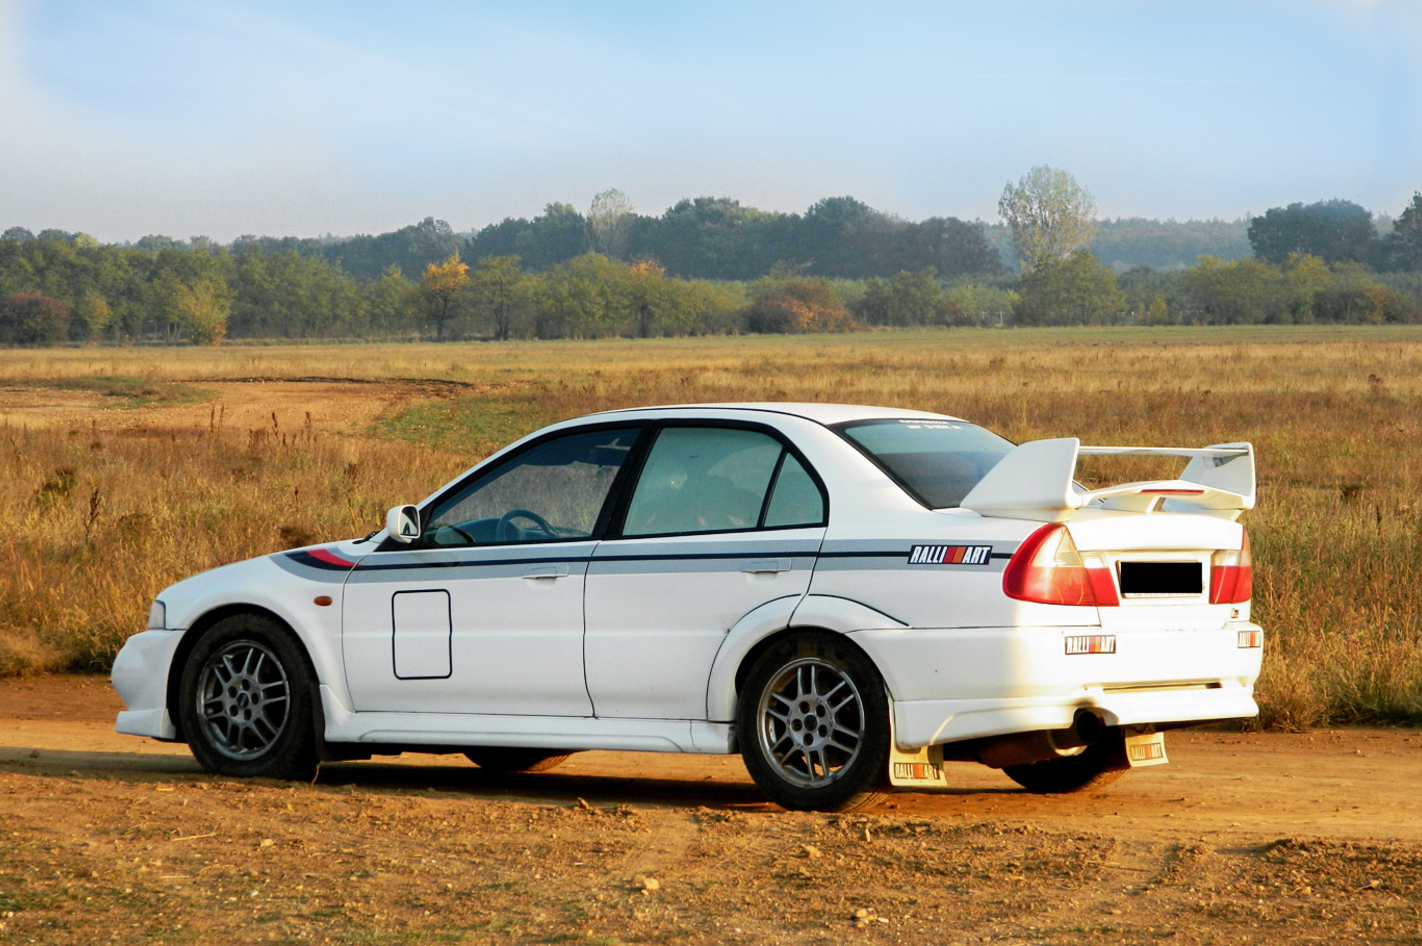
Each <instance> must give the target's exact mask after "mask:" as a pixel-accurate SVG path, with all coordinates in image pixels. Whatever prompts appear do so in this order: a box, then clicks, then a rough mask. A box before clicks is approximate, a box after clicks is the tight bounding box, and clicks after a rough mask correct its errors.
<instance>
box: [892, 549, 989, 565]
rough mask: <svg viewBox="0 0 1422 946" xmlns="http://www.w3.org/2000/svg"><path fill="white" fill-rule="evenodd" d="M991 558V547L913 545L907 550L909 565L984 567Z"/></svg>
mask: <svg viewBox="0 0 1422 946" xmlns="http://www.w3.org/2000/svg"><path fill="white" fill-rule="evenodd" d="M991 558H992V546H991V545H915V546H914V547H913V548H912V549H910V550H909V557H908V563H909V564H910V565H986V564H987V563H988V560H989V559H991Z"/></svg>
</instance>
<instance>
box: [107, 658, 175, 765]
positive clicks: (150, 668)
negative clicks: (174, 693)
mask: <svg viewBox="0 0 1422 946" xmlns="http://www.w3.org/2000/svg"><path fill="white" fill-rule="evenodd" d="M182 637H183V634H182V632H181V631H144V632H143V633H141V634H135V635H133V636H132V637H130V638H129V639H128V640H127V641H126V642H125V643H124V645H123V648H122V649H121V650H120V651H119V652H118V656H117V657H115V658H114V669H113V671H112V673H111V674H110V679H111V680H112V682H113V686H114V690H115V691H116V692H117V693H118V695H119V699H121V700H123V704H124V706H126V707H128V708H127V709H126V710H124V711H123V712H121V713H119V714H118V721H117V722H116V723H115V726H114V729H115V731H117V732H119V733H123V734H125V735H130V736H152V737H153V738H154V739H163V740H166V741H170V742H171V741H173V740H175V739H177V738H178V728H177V727H176V726H174V725H173V720H172V718H171V717H170V716H169V714H168V671H169V668H170V667H171V666H172V664H173V653H174V651H176V650H177V648H178V642H179V641H180V640H182Z"/></svg>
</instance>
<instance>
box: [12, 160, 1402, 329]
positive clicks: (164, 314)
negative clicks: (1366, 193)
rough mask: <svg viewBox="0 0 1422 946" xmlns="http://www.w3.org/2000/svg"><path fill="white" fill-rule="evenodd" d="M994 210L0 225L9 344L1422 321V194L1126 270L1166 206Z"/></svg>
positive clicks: (1074, 196)
mask: <svg viewBox="0 0 1422 946" xmlns="http://www.w3.org/2000/svg"><path fill="white" fill-rule="evenodd" d="M999 212H1000V213H1001V215H1002V217H1003V220H1004V223H1003V224H1001V225H998V231H999V232H998V233H996V234H994V233H993V232H992V230H990V228H989V227H987V225H985V224H982V223H966V222H964V221H961V220H957V219H955V218H930V219H928V220H925V221H921V222H916V223H915V222H908V221H903V220H900V219H898V218H895V217H892V216H891V215H887V214H883V213H881V212H879V211H875V210H873V209H872V208H869V207H868V206H867V205H865V204H863V203H861V202H859V201H856V200H854V199H852V198H832V199H828V200H824V201H820V202H818V203H817V204H815V205H813V206H812V207H811V208H810V209H809V210H808V211H807V212H806V213H805V214H803V215H795V214H770V213H765V212H762V211H757V210H754V209H751V208H743V207H741V206H740V204H739V203H738V202H736V201H732V200H726V199H719V198H698V199H696V200H688V201H682V202H680V203H678V204H677V205H675V206H674V207H672V208H670V209H668V210H667V211H666V213H664V214H663V215H661V216H660V217H655V218H652V217H642V216H639V215H637V214H635V213H634V212H633V211H632V210H631V207H630V204H628V203H627V201H626V198H625V197H623V196H622V195H621V194H620V193H619V192H617V191H607V192H604V193H602V194H599V195H598V196H597V198H595V199H594V201H593V203H592V206H591V207H590V208H589V211H588V212H587V213H586V214H583V213H579V212H578V211H576V210H575V209H573V208H572V207H570V206H568V205H564V204H550V205H549V206H548V207H547V208H546V209H545V212H544V213H543V214H542V215H539V216H537V217H534V218H532V219H527V220H526V219H517V220H505V221H503V222H501V223H499V224H495V225H492V226H490V227H486V228H484V229H483V230H480V231H478V232H477V233H474V234H470V235H467V236H460V235H458V234H455V233H454V232H453V231H452V229H451V228H450V227H449V226H448V224H446V223H444V222H442V221H438V220H434V219H432V218H427V219H426V220H424V221H422V222H421V223H419V224H416V225H413V226H411V227H406V228H403V229H401V230H398V231H394V232H392V233H386V234H381V235H380V236H375V237H355V238H350V239H347V240H334V239H333V238H326V239H324V240H320V239H310V240H307V239H296V238H258V237H251V236H246V237H241V238H239V239H237V240H235V241H234V242H233V243H232V244H230V245H227V246H223V245H219V244H217V243H215V242H213V241H211V240H207V239H205V238H201V237H199V238H194V239H192V240H189V241H186V242H184V241H178V240H174V239H171V238H168V237H160V236H151V237H145V238H144V239H143V240H140V241H138V242H137V243H134V244H131V245H114V244H100V243H99V242H98V241H96V240H94V239H93V238H91V237H88V236H87V235H85V234H82V233H81V234H70V233H64V232H61V231H56V230H47V231H43V232H41V233H39V234H38V235H36V234H33V233H30V232H29V231H27V230H23V229H21V228H13V227H12V228H11V229H9V230H7V231H5V232H4V233H3V234H0V344H11V345H51V344H62V343H74V342H94V341H103V342H125V341H133V340H148V341H158V342H179V341H185V342H189V343H195V344H211V343H215V342H217V341H220V340H221V339H222V338H224V337H233V338H351V337H383V338H415V337H425V338H432V339H438V340H446V339H458V338H490V339H495V340H503V339H509V338H591V337H606V336H641V337H647V336H662V335H684V334H721V333H734V332H814V331H844V330H849V329H853V328H856V327H860V326H917V325H937V326H955V325H999V326H1005V325H1053V324H1079V325H1080V324H1131V323H1138V324H1178V323H1209V324H1219V323H1256V322H1257V323H1283V322H1314V321H1317V322H1356V323H1376V322H1415V321H1422V194H1418V195H1416V196H1414V198H1413V200H1412V202H1411V203H1410V204H1409V205H1408V206H1407V207H1406V208H1405V209H1404V210H1403V212H1402V213H1401V215H1400V216H1399V217H1398V218H1397V219H1396V220H1395V221H1393V223H1392V226H1391V229H1390V230H1386V231H1385V232H1384V231H1381V230H1379V228H1378V227H1377V226H1376V224H1375V222H1374V219H1373V216H1372V214H1370V213H1369V212H1368V211H1367V210H1365V209H1364V208H1361V207H1358V206H1357V205H1355V204H1351V203H1349V202H1347V201H1338V200H1334V201H1322V202H1319V203H1316V204H1309V205H1304V204H1291V205H1289V206H1287V207H1282V208H1273V209H1271V210H1269V211H1267V212H1266V213H1265V214H1263V215H1261V216H1259V217H1255V218H1253V219H1252V220H1250V221H1249V224H1248V228H1247V240H1248V243H1249V246H1250V249H1251V250H1252V253H1253V255H1252V256H1238V255H1235V256H1231V255H1230V251H1229V247H1230V246H1232V245H1233V244H1232V243H1231V241H1232V240H1234V239H1235V237H1234V236H1231V233H1230V231H1228V229H1227V228H1221V227H1218V226H1217V227H1215V230H1214V238H1215V239H1216V241H1217V243H1218V245H1220V246H1222V247H1224V248H1225V250H1224V252H1222V253H1220V254H1219V255H1202V256H1199V258H1198V259H1197V260H1196V261H1195V263H1194V265H1193V266H1189V267H1188V268H1180V267H1171V268H1161V267H1154V266H1134V267H1130V268H1126V267H1124V266H1123V265H1122V262H1121V257H1122V256H1123V255H1127V256H1128V255H1129V254H1128V253H1127V254H1122V253H1120V252H1116V253H1114V254H1113V256H1114V258H1113V259H1112V261H1113V262H1114V263H1115V264H1116V265H1115V266H1114V267H1113V266H1108V265H1106V264H1105V263H1103V262H1102V261H1101V259H1100V258H1098V256H1097V255H1096V254H1095V253H1093V252H1092V248H1094V247H1098V246H1101V245H1102V244H1101V243H1100V242H1099V241H1100V240H1101V239H1102V234H1103V232H1104V233H1106V234H1107V235H1108V236H1111V235H1114V236H1115V237H1116V238H1117V240H1118V242H1119V239H1120V235H1121V234H1122V233H1124V232H1129V231H1130V230H1131V229H1132V228H1134V229H1136V230H1138V231H1141V230H1147V229H1150V228H1149V227H1147V226H1145V225H1146V224H1150V225H1153V226H1154V228H1155V230H1156V231H1158V232H1169V227H1168V226H1166V225H1161V224H1159V223H1157V222H1154V221H1150V222H1145V221H1136V222H1126V221H1115V222H1110V221H1108V222H1105V223H1101V222H1098V221H1097V220H1096V217H1095V202H1094V198H1092V196H1091V195H1090V193H1089V192H1088V191H1086V190H1085V188H1083V187H1081V186H1080V185H1079V184H1078V183H1077V182H1076V181H1075V179H1073V178H1072V177H1071V175H1069V174H1066V172H1063V171H1058V170H1055V169H1052V168H1045V167H1044V168H1034V169H1033V170H1032V171H1031V172H1030V173H1029V174H1027V175H1025V176H1024V177H1023V178H1022V179H1021V180H1019V181H1018V182H1016V183H1011V182H1010V183H1009V184H1008V185H1007V187H1006V188H1004V191H1003V196H1002V200H1001V201H1000V202H999ZM1216 223H1218V222H1216ZM1123 224H1128V225H1124V226H1123ZM1107 245H1110V244H1109V242H1108V243H1107ZM1004 255H1005V256H1008V257H1009V258H1010V259H1011V260H1013V261H1014V262H1015V264H1016V267H1017V269H1018V272H1017V273H1013V272H1010V271H1009V270H1008V269H1007V267H1006V266H1004V264H1003V261H1002V260H1003V256H1004Z"/></svg>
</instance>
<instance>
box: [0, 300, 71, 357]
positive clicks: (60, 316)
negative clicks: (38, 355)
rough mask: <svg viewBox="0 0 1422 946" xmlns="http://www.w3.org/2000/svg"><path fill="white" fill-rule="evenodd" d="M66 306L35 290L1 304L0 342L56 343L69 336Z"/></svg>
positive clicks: (12, 343) (19, 343)
mask: <svg viewBox="0 0 1422 946" xmlns="http://www.w3.org/2000/svg"><path fill="white" fill-rule="evenodd" d="M68 329H69V306H68V305H66V304H65V303H64V302H63V300H60V299H52V298H50V297H49V296H46V295H43V294H41V293H38V292H17V293H15V294H13V295H11V296H8V297H7V298H6V299H5V300H4V302H3V303H0V345H57V344H59V343H60V342H63V341H64V340H65V338H66V337H67V335H68Z"/></svg>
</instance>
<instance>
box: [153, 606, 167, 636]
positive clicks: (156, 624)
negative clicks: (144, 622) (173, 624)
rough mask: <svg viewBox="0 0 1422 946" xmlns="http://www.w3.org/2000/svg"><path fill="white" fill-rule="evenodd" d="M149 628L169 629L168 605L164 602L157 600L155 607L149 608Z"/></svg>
mask: <svg viewBox="0 0 1422 946" xmlns="http://www.w3.org/2000/svg"><path fill="white" fill-rule="evenodd" d="M148 629H149V630H150V631H164V630H167V629H168V606H167V605H166V604H164V603H163V602H161V601H155V602H153V607H151V608H149V609H148Z"/></svg>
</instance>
